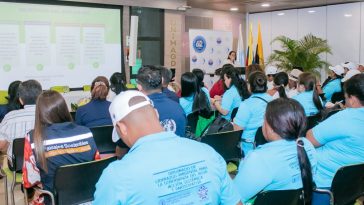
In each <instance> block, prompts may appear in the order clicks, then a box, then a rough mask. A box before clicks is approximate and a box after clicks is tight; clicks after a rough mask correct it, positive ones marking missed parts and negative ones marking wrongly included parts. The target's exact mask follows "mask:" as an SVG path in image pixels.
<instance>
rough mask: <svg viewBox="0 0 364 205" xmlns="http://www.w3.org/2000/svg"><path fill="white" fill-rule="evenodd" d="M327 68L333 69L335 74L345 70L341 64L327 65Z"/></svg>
mask: <svg viewBox="0 0 364 205" xmlns="http://www.w3.org/2000/svg"><path fill="white" fill-rule="evenodd" d="M329 69H330V70H332V71H334V73H336V75H342V74H343V73H344V72H345V70H344V67H342V66H341V65H336V66H329Z"/></svg>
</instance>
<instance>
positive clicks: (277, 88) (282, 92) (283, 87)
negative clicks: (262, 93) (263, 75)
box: [268, 72, 289, 99]
mask: <svg viewBox="0 0 364 205" xmlns="http://www.w3.org/2000/svg"><path fill="white" fill-rule="evenodd" d="M287 86H288V74H287V73H286V72H279V73H277V74H275V76H274V79H273V89H272V90H269V91H268V93H269V94H270V95H271V96H272V98H273V99H277V98H287V97H288V94H287V93H288V92H289V88H288V87H287Z"/></svg>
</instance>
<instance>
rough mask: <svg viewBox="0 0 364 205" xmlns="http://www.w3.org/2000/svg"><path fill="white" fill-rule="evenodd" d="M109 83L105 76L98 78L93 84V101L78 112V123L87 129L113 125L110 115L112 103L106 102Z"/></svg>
mask: <svg viewBox="0 0 364 205" xmlns="http://www.w3.org/2000/svg"><path fill="white" fill-rule="evenodd" d="M108 93H109V81H108V80H107V78H105V77H104V76H98V77H96V78H95V79H94V80H93V81H92V84H91V101H90V102H89V103H87V104H86V105H83V106H81V107H79V108H78V109H77V111H76V117H75V118H76V123H77V124H79V125H83V126H86V127H97V126H105V125H111V124H112V122H111V117H110V115H109V113H108V110H109V106H110V103H111V102H109V101H107V100H106V98H107V95H108Z"/></svg>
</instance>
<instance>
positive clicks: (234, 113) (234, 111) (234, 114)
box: [231, 107, 239, 121]
mask: <svg viewBox="0 0 364 205" xmlns="http://www.w3.org/2000/svg"><path fill="white" fill-rule="evenodd" d="M238 110H239V107H236V108H234V109H233V111H231V121H233V119H234V118H235V116H236V113H238Z"/></svg>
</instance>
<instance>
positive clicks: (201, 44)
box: [193, 36, 206, 53]
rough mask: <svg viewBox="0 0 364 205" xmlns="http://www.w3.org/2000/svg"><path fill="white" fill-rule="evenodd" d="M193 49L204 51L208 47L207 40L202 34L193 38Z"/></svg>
mask: <svg viewBox="0 0 364 205" xmlns="http://www.w3.org/2000/svg"><path fill="white" fill-rule="evenodd" d="M193 49H195V51H196V52H197V53H202V52H204V50H205V49H206V40H205V38H204V37H202V36H196V38H195V39H193Z"/></svg>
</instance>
